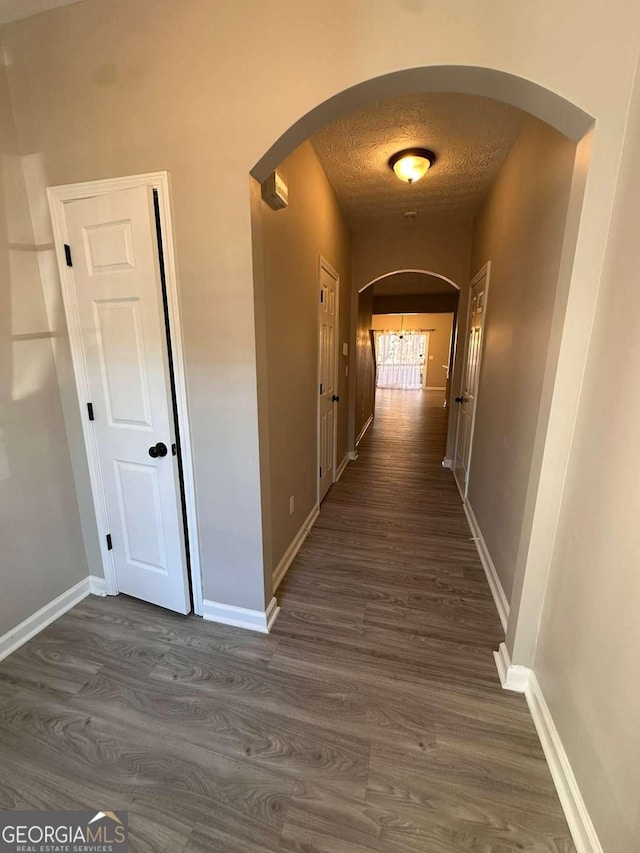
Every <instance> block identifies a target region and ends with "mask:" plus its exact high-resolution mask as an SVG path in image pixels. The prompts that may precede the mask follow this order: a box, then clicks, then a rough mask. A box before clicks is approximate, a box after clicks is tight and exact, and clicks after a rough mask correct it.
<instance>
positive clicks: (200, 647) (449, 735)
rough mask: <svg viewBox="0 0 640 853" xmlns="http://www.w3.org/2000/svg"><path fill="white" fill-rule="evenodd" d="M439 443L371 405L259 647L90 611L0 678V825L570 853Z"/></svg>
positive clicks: (166, 617) (119, 604)
mask: <svg viewBox="0 0 640 853" xmlns="http://www.w3.org/2000/svg"><path fill="white" fill-rule="evenodd" d="M445 430H446V412H445V410H444V409H443V408H442V407H441V399H440V397H439V395H438V394H434V393H432V392H429V393H425V392H394V391H385V392H381V393H380V394H379V397H378V407H377V411H376V420H375V423H374V426H373V427H372V428H371V429H370V431H369V433H368V435H367V436H366V438H365V440H364V441H363V443H362V444H361V447H360V455H359V458H358V460H357V461H356V462H353V463H351V464H350V465H349V466H348V468H347V470H346V472H345V473H344V475H343V477H342V479H341V480H340V482H339V483H337V484H336V485H335V486H334V487H333V489H332V490H331V492H330V493H329V496H328V498H327V499H326V501H325V502H324V504H323V507H322V513H321V515H320V518H319V520H318V522H317V523H316V526H315V527H314V529H313V531H312V533H311V535H310V536H309V538H308V539H307V541H306V543H305V545H304V546H303V548H302V550H301V552H300V554H299V555H298V557H297V558H296V560H295V563H294V565H293V566H292V568H291V569H290V571H289V574H288V576H287V578H286V579H285V581H284V583H283V585H282V586H281V588H280V590H279V593H278V595H279V599H280V602H281V604H282V612H281V614H280V616H279V618H278V621H277V622H276V624H275V627H274V632H273V634H271V635H270V636H264V635H261V634H252V633H249V632H243V631H239V630H237V629H233V628H226V627H222V626H217V625H214V624H212V623H204V622H202V621H201V620H199V619H196V618H195V617H189V618H185V617H179V616H174V615H173V614H170V613H168V612H166V611H163V610H160V609H158V608H155V607H153V606H151V605H145V604H143V603H141V602H137V601H134V600H132V599H128V598H125V597H124V596H119V597H117V598H108V599H98V598H90V599H87V600H85V601H84V602H82V603H81V604H80V605H78V606H77V607H75V608H74V609H73V610H72V611H70V612H69V613H67V614H66V615H65V616H63V617H62V618H61V619H59V620H58V621H57V622H56V623H55V624H53V625H51V626H50V627H49V628H47V629H46V630H45V631H44V632H42V633H41V634H39V635H38V636H37V637H35V638H34V639H32V640H31V641H30V642H29V643H27V644H26V645H25V646H23V647H22V648H21V649H20V650H19V651H17V652H16V653H14V654H13V655H11V656H10V657H9V658H7V659H6V660H5V661H4V662H3V663H2V664H0V767H1V771H0V772H1V781H0V808H2V809H27V808H42V809H44V808H53V807H55V808H70V809H71V808H95V809H98V808H100V809H103V810H104V809H117V808H128V809H129V823H130V827H131V836H132V837H131V849H132V850H136V851H138V850H139V851H150V853H151V851H172V853H173V851H176V853H178V851H185V853H196V851H220V853H222V851H224V853H273V851H279V852H280V853H283V851H297V852H298V853H369V851H375V853H402V851H413V853H416V852H417V851H419V853H459V851H471V852H472V853H511V851H521V850H528V851H540V852H541V853H542V851H547V853H548V851H552V853H570V851H574V847H573V845H572V843H571V840H570V836H569V832H568V829H567V825H566V823H565V820H564V818H563V815H562V811H561V809H560V805H559V803H558V800H557V797H556V794H555V791H554V788H553V784H552V781H551V778H550V775H549V771H548V769H547V766H546V764H545V761H544V758H543V755H542V750H541V748H540V745H539V743H538V740H537V737H536V733H535V730H534V728H533V724H532V722H531V719H530V717H529V714H528V711H527V708H526V704H525V701H524V699H523V698H522V697H521V696H517V695H515V694H510V693H506V692H504V691H503V690H501V689H500V686H499V683H498V678H497V675H496V672H495V668H494V663H493V658H492V651H493V650H494V649H496V648H497V646H498V643H499V642H500V640H501V639H502V633H501V628H500V623H499V621H498V617H497V615H496V612H495V608H494V606H493V603H492V600H491V597H490V594H489V590H488V587H487V584H486V581H485V578H484V575H483V572H482V568H481V566H480V563H479V562H478V558H477V555H476V551H475V547H474V545H473V543H472V542H471V541H470V538H469V537H470V534H469V530H468V528H467V526H466V522H465V518H464V514H463V512H462V508H461V504H460V498H459V496H458V492H457V490H456V487H455V485H454V483H453V479H452V477H451V474H450V472H448V471H446V470H443V469H442V468H441V466H440V460H441V458H442V456H443V449H444V448H443V442H444V435H445Z"/></svg>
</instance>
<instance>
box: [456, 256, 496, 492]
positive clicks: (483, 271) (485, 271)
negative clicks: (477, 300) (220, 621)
mask: <svg viewBox="0 0 640 853" xmlns="http://www.w3.org/2000/svg"><path fill="white" fill-rule="evenodd" d="M484 275H486V278H487V284H486V288H485V296H484V306H483V311H482V320H481V322H480V329H481V334H480V353H479V356H478V360H479V364H478V389H479V388H480V378H481V376H480V373H481V370H482V359H483V356H484V344H485V335H484V329H485V325H486V320H487V305H488V303H489V279H490V277H491V261H487V263H486V264H484V265H483V266H482V267H480V269H479V270H478V272H477V273H476V274H475V275H474V277H473V278H472V279H471V281H470V282H469V290H468V293H467V323H466V327H465V328H466V331H465V340H464V351H463V353H462V374H461V377H460V383H461V384H460V393H461V394H462V392H463V391H464V374H465V370H466V366H467V354H468V349H469V330H470V329H471V291H472V290H473V287H474V285H476V284H477V283H478V281H480V279H481V278H482V277H483V276H484ZM477 411H478V394H477V389H476V395H475V401H474V406H473V416H472V417H471V431H470V433H469V459H468V460H467V470H466V473H465V478H464V488H463V487H462V486H461V485H460V483H459V481H458V477H457V476H456V459H457V458H458V444H459V443H460V423H461V421H462V410H461V409H460V408H459V409H458V418H457V424H456V444H455V448H454V451H453V478H454V480H455V481H456V484H457V486H458V490H459V491H460V495H461V496H462V500H463V501H466V499H467V494H468V492H469V474H470V473H471V456H472V454H473V436H474V433H475V429H476V412H477Z"/></svg>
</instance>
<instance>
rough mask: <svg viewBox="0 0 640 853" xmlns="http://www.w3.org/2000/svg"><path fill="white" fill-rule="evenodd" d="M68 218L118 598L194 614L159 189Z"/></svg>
mask: <svg viewBox="0 0 640 853" xmlns="http://www.w3.org/2000/svg"><path fill="white" fill-rule="evenodd" d="M64 210H65V223H66V230H67V239H68V241H69V247H70V255H71V261H72V274H73V287H74V291H75V299H76V304H77V310H78V320H79V324H80V330H81V331H80V336H81V343H82V352H83V356H84V361H85V367H86V373H87V379H88V386H89V393H90V399H89V400H87V403H90V404H91V409H92V411H91V412H89V411H87V414H86V416H87V417H89V418H90V419H91V418H93V420H92V422H91V426H92V428H93V430H94V435H95V442H96V446H97V449H98V457H99V465H100V478H101V481H102V490H103V492H104V501H105V506H106V511H107V517H108V524H109V542H110V545H111V547H112V551H113V560H114V566H115V572H116V578H117V585H118V591H119V592H124V593H126V594H127V595H132V596H134V597H136V598H141V599H143V600H145V601H149V602H152V603H153V604H158V605H160V606H162V607H167V608H169V609H171V610H176V611H178V612H179V613H188V612H189V610H190V609H191V608H190V600H189V589H188V576H187V569H186V557H185V546H184V537H183V527H182V511H181V503H180V492H179V479H178V466H177V458H176V457H175V456H174V455H173V445H174V442H175V441H176V438H175V430H174V420H173V409H172V401H171V392H170V387H171V386H170V377H169V368H168V356H167V339H166V330H165V329H166V327H165V317H164V306H163V298H162V290H161V279H160V268H159V261H158V243H157V234H156V223H155V214H154V206H153V195H152V190H151V188H149V187H137V188H135V189H128V190H122V191H119V192H112V193H108V194H106V195H98V196H95V197H93V198H87V199H82V200H78V201H72V202H68V203H67V204H65V205H64Z"/></svg>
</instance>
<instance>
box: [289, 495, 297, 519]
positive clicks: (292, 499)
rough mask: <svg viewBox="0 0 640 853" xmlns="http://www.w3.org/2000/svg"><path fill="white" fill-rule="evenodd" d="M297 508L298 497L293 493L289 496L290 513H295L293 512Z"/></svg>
mask: <svg viewBox="0 0 640 853" xmlns="http://www.w3.org/2000/svg"><path fill="white" fill-rule="evenodd" d="M295 508H296V498H295V495H291V497H290V498H289V515H293V512H294V510H295Z"/></svg>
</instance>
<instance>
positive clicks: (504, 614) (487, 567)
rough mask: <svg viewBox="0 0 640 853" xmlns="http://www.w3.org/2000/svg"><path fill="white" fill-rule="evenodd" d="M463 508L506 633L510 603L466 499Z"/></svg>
mask: <svg viewBox="0 0 640 853" xmlns="http://www.w3.org/2000/svg"><path fill="white" fill-rule="evenodd" d="M462 506H463V508H464V511H465V515H466V516H467V521H468V522H469V527H470V529H471V532H472V533H473V540H474V542H475V543H476V548H477V549H478V556H479V557H480V562H481V563H482V568H483V569H484V573H485V575H486V576H487V581H488V583H489V589H490V590H491V595H492V596H493V600H494V602H495V605H496V610H497V611H498V616H499V617H500V622H501V623H502V629H503V631H505V632H506V630H507V623H508V621H509V602H508V601H507V596H506V595H505V594H504V589H503V588H502V584H501V583H500V578H499V577H498V572H497V571H496V567H495V566H494V565H493V560H492V559H491V554H490V553H489V549H488V548H487V543H486V542H485V541H484V536H483V535H482V531H481V530H480V527H479V525H478V520H477V518H476V517H475V514H474V512H473V510H472V508H471V504H470V503H469V501H468V500H466V499H465V500H464V501H463V503H462Z"/></svg>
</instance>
